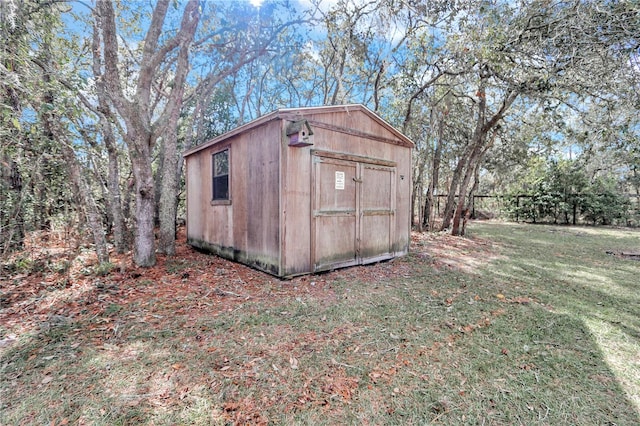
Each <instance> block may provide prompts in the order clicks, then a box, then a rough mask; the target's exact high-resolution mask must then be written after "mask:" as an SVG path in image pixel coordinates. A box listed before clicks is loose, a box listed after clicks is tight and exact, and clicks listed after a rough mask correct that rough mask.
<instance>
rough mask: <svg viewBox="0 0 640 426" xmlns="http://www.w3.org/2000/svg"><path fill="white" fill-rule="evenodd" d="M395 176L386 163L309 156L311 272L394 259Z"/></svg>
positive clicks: (388, 163) (390, 166)
mask: <svg viewBox="0 0 640 426" xmlns="http://www.w3.org/2000/svg"><path fill="white" fill-rule="evenodd" d="M344 157H348V156H344ZM381 163H382V161H381ZM395 178H396V168H395V167H394V165H392V164H391V163H390V162H384V164H379V163H375V162H366V161H363V160H353V159H344V158H333V157H329V156H322V155H319V154H315V155H314V156H313V177H312V188H313V191H312V192H313V195H312V200H313V218H312V221H313V222H312V233H313V235H312V239H311V240H312V242H311V244H312V247H311V249H312V250H311V253H312V258H313V264H314V271H322V270H328V269H334V268H340V267H344V266H350V265H357V264H363V263H370V262H376V261H379V260H384V259H388V258H391V257H393V253H392V244H393V231H394V229H395V227H394V225H395V217H394V216H395V187H396V183H395Z"/></svg>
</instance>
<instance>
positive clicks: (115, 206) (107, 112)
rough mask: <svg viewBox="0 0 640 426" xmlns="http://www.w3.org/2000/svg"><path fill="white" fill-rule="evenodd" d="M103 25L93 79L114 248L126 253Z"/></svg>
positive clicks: (95, 41) (95, 45)
mask: <svg viewBox="0 0 640 426" xmlns="http://www.w3.org/2000/svg"><path fill="white" fill-rule="evenodd" d="M101 23H102V21H101V20H100V19H99V17H98V16H96V19H94V22H93V35H92V44H91V49H92V53H93V62H92V67H93V75H94V77H95V80H96V95H97V98H98V107H97V112H98V116H99V124H100V131H101V133H102V139H103V142H104V146H105V148H106V149H107V157H108V168H107V190H108V191H107V206H108V209H109V212H110V216H111V221H112V226H113V244H114V246H115V248H116V251H117V252H118V253H124V252H125V250H126V248H127V244H126V237H125V235H126V226H125V222H124V216H123V213H122V201H121V196H120V167H119V165H118V146H117V143H116V139H115V136H114V134H113V126H112V123H111V121H110V120H111V119H112V118H113V114H112V110H111V107H110V105H109V102H108V100H109V98H108V95H107V91H106V84H105V81H104V78H103V76H102V61H101V55H100V37H101V25H102V24H101Z"/></svg>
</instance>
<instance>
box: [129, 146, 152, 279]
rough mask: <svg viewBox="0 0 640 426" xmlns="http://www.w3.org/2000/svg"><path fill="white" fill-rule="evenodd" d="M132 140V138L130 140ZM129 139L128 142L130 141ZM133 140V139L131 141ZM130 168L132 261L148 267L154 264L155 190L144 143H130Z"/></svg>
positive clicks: (149, 155)
mask: <svg viewBox="0 0 640 426" xmlns="http://www.w3.org/2000/svg"><path fill="white" fill-rule="evenodd" d="M131 139H133V138H131ZM131 139H130V140H131ZM133 140H135V139H133ZM131 145H133V146H131V147H130V152H131V154H130V155H131V167H132V170H133V175H134V178H135V200H136V210H135V222H136V232H135V236H134V240H133V260H134V262H135V263H136V265H138V266H142V267H149V266H153V265H155V264H156V252H155V235H154V232H153V231H154V223H153V222H154V221H153V219H154V211H155V205H156V203H155V189H154V187H153V173H152V168H151V153H150V152H149V145H148V143H146V142H145V141H142V142H140V141H139V140H138V141H137V143H135V144H134V143H131Z"/></svg>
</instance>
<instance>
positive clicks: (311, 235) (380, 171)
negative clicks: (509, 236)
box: [185, 105, 413, 277]
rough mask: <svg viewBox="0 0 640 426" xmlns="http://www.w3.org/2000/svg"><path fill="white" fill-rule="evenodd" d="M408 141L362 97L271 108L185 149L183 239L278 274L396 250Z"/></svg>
mask: <svg viewBox="0 0 640 426" xmlns="http://www.w3.org/2000/svg"><path fill="white" fill-rule="evenodd" d="M412 147H413V143H412V142H411V141H410V140H409V139H408V138H407V137H406V136H404V135H403V134H402V133H400V132H399V131H398V130H396V129H394V128H393V127H392V126H391V125H390V124H388V123H387V122H385V121H384V120H382V119H381V118H380V117H379V116H378V115H376V114H375V113H373V112H372V111H370V110H369V109H367V108H366V107H364V106H362V105H340V106H326V107H312V108H295V109H279V110H277V111H274V112H271V113H269V114H267V115H265V116H262V117H260V118H258V119H256V120H254V121H251V122H250V123H247V124H245V125H243V126H240V127H238V128H237V129H235V130H233V131H231V132H228V133H226V134H224V135H221V136H219V137H216V138H215V139H212V140H210V141H208V142H206V143H204V144H202V145H199V146H197V147H195V148H193V149H191V150H189V151H188V152H186V153H185V160H186V186H187V242H188V243H189V244H191V245H192V246H195V247H197V248H199V249H202V250H206V251H209V252H212V253H215V254H218V255H220V256H222V257H226V258H228V259H232V260H235V261H238V262H241V263H244V264H247V265H249V266H252V267H254V268H257V269H260V270H263V271H266V272H268V273H270V274H273V275H276V276H278V277H291V276H295V275H301V274H307V273H313V272H319V271H326V270H330V269H335V268H341V267H346V266H351V265H358V264H365V263H371V262H377V261H381V260H385V259H391V258H393V257H396V256H400V255H404V254H406V253H407V251H408V249H409V240H410V217H411V216H410V209H411V205H410V195H411V149H412Z"/></svg>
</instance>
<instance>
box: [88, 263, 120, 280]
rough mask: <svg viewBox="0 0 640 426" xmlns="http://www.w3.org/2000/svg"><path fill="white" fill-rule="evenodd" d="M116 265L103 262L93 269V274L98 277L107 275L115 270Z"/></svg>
mask: <svg viewBox="0 0 640 426" xmlns="http://www.w3.org/2000/svg"><path fill="white" fill-rule="evenodd" d="M115 267H116V265H114V264H113V263H111V262H103V263H101V264H99V265H96V266H95V267H94V268H93V273H94V274H95V275H96V276H98V277H104V276H106V275H109V274H110V273H111V271H113V270H114V269H115Z"/></svg>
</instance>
